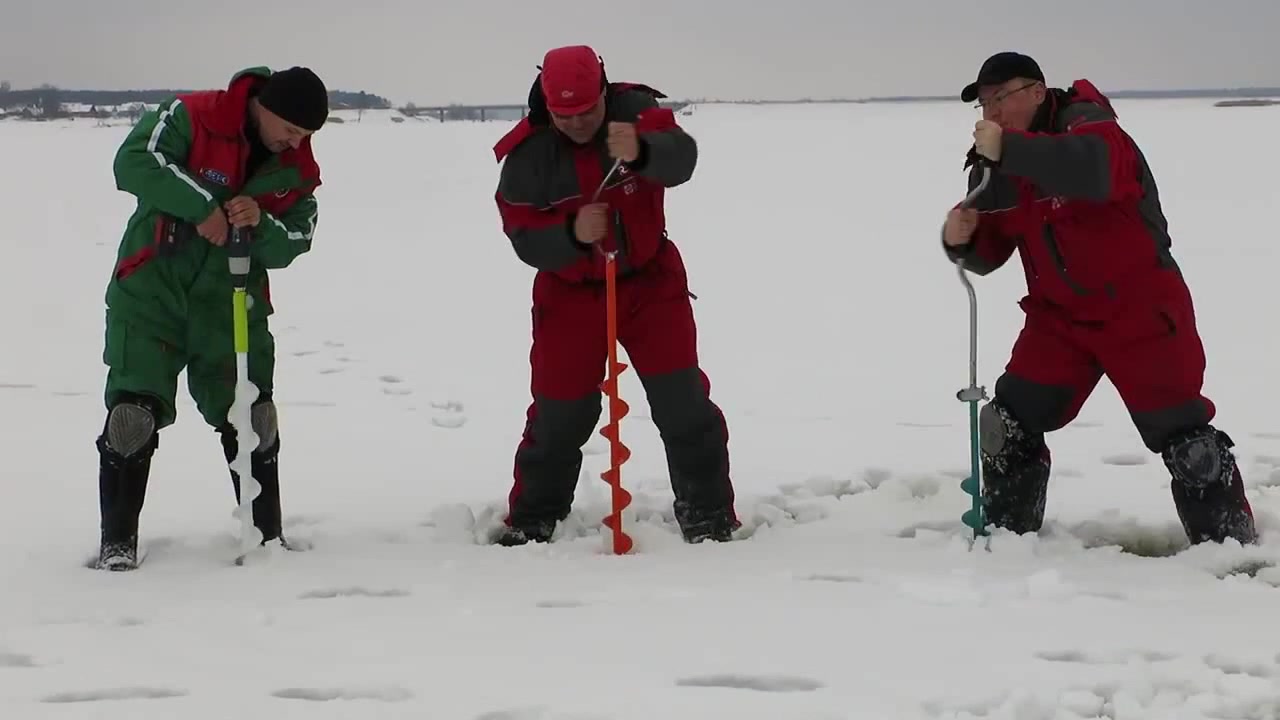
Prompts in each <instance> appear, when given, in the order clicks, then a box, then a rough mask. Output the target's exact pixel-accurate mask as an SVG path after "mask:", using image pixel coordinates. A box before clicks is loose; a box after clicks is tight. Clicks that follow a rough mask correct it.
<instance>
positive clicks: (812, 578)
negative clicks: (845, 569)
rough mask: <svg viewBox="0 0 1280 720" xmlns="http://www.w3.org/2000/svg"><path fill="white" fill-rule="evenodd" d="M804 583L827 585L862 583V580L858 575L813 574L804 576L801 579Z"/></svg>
mask: <svg viewBox="0 0 1280 720" xmlns="http://www.w3.org/2000/svg"><path fill="white" fill-rule="evenodd" d="M799 579H800V580H802V581H804V582H825V583H860V582H862V581H863V580H862V578H860V577H858V576H857V575H850V574H848V573H812V574H809V575H802V576H800V578H799Z"/></svg>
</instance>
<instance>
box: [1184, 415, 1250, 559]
mask: <svg viewBox="0 0 1280 720" xmlns="http://www.w3.org/2000/svg"><path fill="white" fill-rule="evenodd" d="M1234 445H1235V443H1234V442H1233V441H1232V440H1231V438H1230V437H1229V436H1228V435H1227V434H1226V433H1224V432H1222V431H1221V430H1217V429H1215V428H1214V427H1212V426H1209V425H1206V426H1204V427H1200V428H1196V429H1194V430H1191V431H1189V432H1185V433H1182V434H1180V435H1177V436H1174V437H1172V438H1170V440H1169V442H1168V443H1166V444H1165V447H1164V450H1163V451H1162V452H1161V453H1160V456H1161V458H1163V460H1164V464H1165V467H1167V468H1168V469H1169V474H1170V475H1171V476H1172V484H1171V486H1170V489H1171V490H1172V492H1173V502H1174V505H1175V507H1176V508H1177V510H1178V519H1179V520H1181V521H1182V528H1183V530H1185V531H1186V533H1187V539H1188V540H1190V541H1191V543H1192V544H1193V545H1194V544H1199V543H1202V542H1205V541H1213V542H1218V543H1220V542H1222V541H1224V540H1226V539H1227V538H1232V539H1234V540H1236V541H1237V542H1239V543H1240V544H1242V545H1247V544H1250V543H1255V542H1257V540H1258V531H1257V528H1256V526H1255V525H1254V519H1253V509H1252V508H1251V507H1250V506H1249V500H1248V499H1247V498H1246V497H1245V492H1244V480H1243V479H1242V478H1241V477H1240V468H1239V466H1237V465H1236V459H1235V455H1234V454H1233V453H1232V452H1231V448H1232V447H1234Z"/></svg>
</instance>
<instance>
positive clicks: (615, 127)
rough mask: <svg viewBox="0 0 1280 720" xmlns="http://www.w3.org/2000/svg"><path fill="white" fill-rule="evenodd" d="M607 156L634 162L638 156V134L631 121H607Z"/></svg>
mask: <svg viewBox="0 0 1280 720" xmlns="http://www.w3.org/2000/svg"><path fill="white" fill-rule="evenodd" d="M608 142H609V157H612V158H617V159H619V160H622V161H623V162H635V160H636V158H638V157H640V136H639V135H637V134H636V126H635V125H633V124H632V123H623V122H611V123H609V140H608Z"/></svg>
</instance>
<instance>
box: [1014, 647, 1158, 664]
mask: <svg viewBox="0 0 1280 720" xmlns="http://www.w3.org/2000/svg"><path fill="white" fill-rule="evenodd" d="M1034 655H1035V657H1036V658H1037V659H1040V660H1044V661H1046V662H1056V663H1072V664H1077V665H1125V664H1128V663H1129V662H1131V661H1133V660H1141V661H1143V662H1149V663H1157V662H1169V661H1171V660H1176V659H1177V657H1178V656H1177V655H1174V654H1172V653H1167V652H1162V651H1160V650H1135V651H1129V652H1125V651H1120V652H1111V653H1100V652H1088V651H1085V650H1047V651H1041V652H1037V653H1034Z"/></svg>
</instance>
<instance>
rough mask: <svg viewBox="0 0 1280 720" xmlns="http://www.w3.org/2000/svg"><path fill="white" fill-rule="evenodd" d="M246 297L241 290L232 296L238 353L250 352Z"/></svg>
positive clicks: (238, 289)
mask: <svg viewBox="0 0 1280 720" xmlns="http://www.w3.org/2000/svg"><path fill="white" fill-rule="evenodd" d="M246 297H247V296H246V294H245V291H244V290H243V289H241V288H236V289H235V290H234V291H232V294H231V312H232V316H231V322H232V327H233V329H234V330H233V332H234V334H235V346H236V352H237V353H247V352H249V309H248V306H247V305H246V303H245V298H246Z"/></svg>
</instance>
